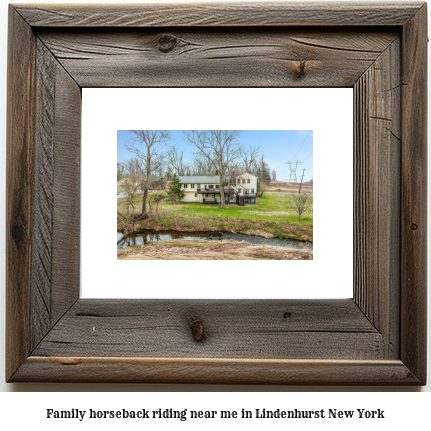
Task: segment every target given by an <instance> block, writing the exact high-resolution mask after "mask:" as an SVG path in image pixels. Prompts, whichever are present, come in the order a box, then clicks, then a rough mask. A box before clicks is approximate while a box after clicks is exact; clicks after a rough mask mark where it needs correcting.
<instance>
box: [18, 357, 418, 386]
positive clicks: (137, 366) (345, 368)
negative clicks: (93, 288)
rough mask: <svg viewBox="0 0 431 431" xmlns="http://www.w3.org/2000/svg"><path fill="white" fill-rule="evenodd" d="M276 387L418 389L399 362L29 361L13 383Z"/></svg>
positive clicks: (81, 359)
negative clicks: (365, 386)
mask: <svg viewBox="0 0 431 431" xmlns="http://www.w3.org/2000/svg"><path fill="white" fill-rule="evenodd" d="M107 376H109V381H110V382H113V383H123V382H130V383H136V382H144V383H202V382H205V383H208V384H273V385H286V384H288V385H314V384H318V385H374V386H375V385H417V384H418V380H417V379H416V377H415V376H414V375H413V374H412V373H411V372H410V371H409V370H408V368H406V366H405V365H404V364H403V363H402V362H401V361H399V360H398V361H397V360H393V361H389V360H386V361H368V360H361V361H355V360H351V361H349V360H294V359H290V360H289V359H284V360H283V359H281V360H277V359H273V360H264V359H262V360H253V359H248V360H247V359H244V360H238V359H220V358H212V359H205V358H113V357H111V358H86V357H76V358H73V357H66V358H62V357H50V358H47V357H34V356H32V357H29V358H28V359H27V361H26V362H25V363H24V364H23V366H22V367H21V368H20V370H19V371H18V373H17V374H16V376H15V381H17V382H19V381H36V382H106V380H107Z"/></svg>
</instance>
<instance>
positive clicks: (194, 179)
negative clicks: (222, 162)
mask: <svg viewBox="0 0 431 431" xmlns="http://www.w3.org/2000/svg"><path fill="white" fill-rule="evenodd" d="M178 178H179V179H180V183H181V184H190V183H197V184H201V183H204V184H220V177H219V176H218V175H214V176H199V175H191V176H182V175H180V176H179V177H178Z"/></svg>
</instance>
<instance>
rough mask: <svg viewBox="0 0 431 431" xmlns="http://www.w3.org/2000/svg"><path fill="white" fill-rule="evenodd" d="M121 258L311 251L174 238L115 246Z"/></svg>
mask: <svg viewBox="0 0 431 431" xmlns="http://www.w3.org/2000/svg"><path fill="white" fill-rule="evenodd" d="M117 258H118V259H121V260H311V259H313V253H311V252H309V251H304V250H291V249H287V248H285V247H275V246H268V245H256V244H250V243H246V242H243V241H241V242H240V241H233V240H221V241H205V240H183V239H173V240H170V241H161V242H155V243H148V244H147V245H145V246H142V247H129V248H126V249H121V250H117Z"/></svg>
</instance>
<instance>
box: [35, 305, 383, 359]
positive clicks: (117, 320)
mask: <svg viewBox="0 0 431 431" xmlns="http://www.w3.org/2000/svg"><path fill="white" fill-rule="evenodd" d="M197 320H199V321H200V322H201V324H202V327H203V331H204V332H205V334H206V336H205V339H204V340H203V341H202V342H196V341H197V340H196V338H195V337H194V336H193V335H194V334H193V331H192V330H191V329H192V328H191V327H190V321H197ZM113 340H118V343H116V342H113ZM198 341H201V340H198ZM33 354H34V355H37V356H78V355H79V356H125V357H136V356H138V357H139V356H142V357H151V356H152V357H194V356H198V357H215V358H223V357H224V358H227V357H229V358H255V359H258V358H320V359H322V358H325V359H327V358H334V359H335V358H337V359H353V358H354V359H384V358H385V348H384V339H383V337H382V336H381V334H379V332H378V331H377V330H376V329H375V328H374V327H373V325H372V324H371V323H370V322H369V320H368V319H367V318H366V317H365V316H364V315H363V313H362V312H361V311H360V310H359V309H358V308H357V306H356V304H354V302H353V301H352V300H350V299H346V300H337V301H329V300H320V301H319V300H314V301H300V300H296V301H294V300H290V301H288V300H286V301H279V300H277V301H253V300H237V301H227V300H224V301H223V300H211V301H205V300H89V299H81V300H80V301H79V302H77V303H76V304H75V305H74V306H73V307H72V308H71V309H70V311H69V312H68V313H67V314H66V316H65V317H64V318H63V319H62V320H61V322H59V323H58V324H57V325H55V326H54V328H53V329H52V330H51V332H50V333H49V334H48V335H47V336H46V337H45V339H44V340H43V342H41V343H40V344H39V345H38V347H37V349H35V351H34V352H33Z"/></svg>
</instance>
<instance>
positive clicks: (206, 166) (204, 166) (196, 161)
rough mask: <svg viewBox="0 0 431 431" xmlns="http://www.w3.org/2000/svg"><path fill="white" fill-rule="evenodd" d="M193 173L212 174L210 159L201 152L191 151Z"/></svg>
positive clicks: (213, 171) (212, 167)
mask: <svg viewBox="0 0 431 431" xmlns="http://www.w3.org/2000/svg"><path fill="white" fill-rule="evenodd" d="M191 170H192V172H193V175H214V173H215V169H214V166H213V164H212V163H211V160H208V158H206V157H205V156H204V155H203V154H202V153H200V152H198V153H193V166H192V168H191Z"/></svg>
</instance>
